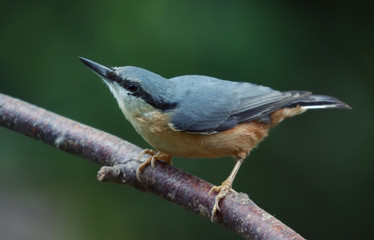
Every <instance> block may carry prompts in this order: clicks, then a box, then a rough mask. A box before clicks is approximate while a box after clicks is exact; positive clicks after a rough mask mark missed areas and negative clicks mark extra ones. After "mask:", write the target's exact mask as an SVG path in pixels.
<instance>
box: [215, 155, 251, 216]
mask: <svg viewBox="0 0 374 240" xmlns="http://www.w3.org/2000/svg"><path fill="white" fill-rule="evenodd" d="M243 161H244V158H241V159H237V161H236V163H235V166H234V168H233V169H232V171H231V173H230V175H229V177H228V178H227V179H226V180H225V181H223V182H222V184H221V185H220V186H214V187H212V188H211V189H210V191H209V193H208V194H211V193H212V192H218V194H217V196H216V199H215V202H214V206H213V209H212V215H211V217H210V221H212V222H213V221H214V216H215V214H216V213H217V211H220V208H219V202H220V201H221V200H222V199H223V198H225V197H226V196H227V195H228V194H229V193H230V192H233V193H236V192H235V191H234V189H232V187H231V186H232V183H233V182H234V179H235V176H236V174H237V173H238V170H239V168H240V165H241V164H242V163H243Z"/></svg>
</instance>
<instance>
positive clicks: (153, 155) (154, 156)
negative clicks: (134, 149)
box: [136, 149, 172, 182]
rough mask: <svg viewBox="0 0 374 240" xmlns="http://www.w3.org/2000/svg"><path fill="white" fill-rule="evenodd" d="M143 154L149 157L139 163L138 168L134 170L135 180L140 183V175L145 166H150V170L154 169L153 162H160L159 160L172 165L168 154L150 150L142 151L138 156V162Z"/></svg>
mask: <svg viewBox="0 0 374 240" xmlns="http://www.w3.org/2000/svg"><path fill="white" fill-rule="evenodd" d="M144 154H148V155H150V157H149V158H147V160H145V161H144V162H143V163H141V164H140V165H139V167H138V168H137V169H136V178H137V179H138V181H139V182H142V181H141V180H140V173H141V172H142V171H143V169H144V168H145V167H146V166H147V165H149V164H151V166H152V168H154V167H155V162H156V161H160V160H162V161H164V162H165V163H167V164H170V165H172V162H171V156H170V155H169V154H166V153H162V152H156V151H154V150H151V149H144V150H143V151H141V152H140V154H139V156H138V160H140V158H141V157H142V156H143V155H144Z"/></svg>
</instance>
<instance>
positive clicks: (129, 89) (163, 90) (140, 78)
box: [79, 57, 176, 118]
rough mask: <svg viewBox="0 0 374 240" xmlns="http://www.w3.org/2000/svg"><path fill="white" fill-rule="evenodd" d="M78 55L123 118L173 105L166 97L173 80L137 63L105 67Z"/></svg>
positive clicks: (164, 109)
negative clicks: (111, 96)
mask: <svg viewBox="0 0 374 240" xmlns="http://www.w3.org/2000/svg"><path fill="white" fill-rule="evenodd" d="M79 59H80V60H81V61H82V62H83V63H84V64H85V65H87V66H88V67H89V68H90V69H91V70H92V71H93V72H94V73H96V74H97V75H99V76H100V77H101V78H102V79H103V80H104V82H105V84H106V85H107V86H108V87H109V88H110V90H111V92H112V93H113V95H114V97H115V98H116V100H117V102H118V105H119V107H120V108H121V110H122V112H123V113H124V114H125V116H126V117H127V118H128V117H131V115H137V114H144V113H146V112H148V111H151V110H152V109H157V110H160V111H168V110H171V109H173V108H174V107H175V106H176V103H175V102H173V101H171V100H170V96H172V92H173V83H172V82H170V81H169V80H168V79H165V78H163V77H162V76H160V75H158V74H155V73H153V72H150V71H148V70H145V69H142V68H138V67H131V66H125V67H105V66H103V65H101V64H98V63H96V62H93V61H91V60H89V59H86V58H83V57H80V58H79Z"/></svg>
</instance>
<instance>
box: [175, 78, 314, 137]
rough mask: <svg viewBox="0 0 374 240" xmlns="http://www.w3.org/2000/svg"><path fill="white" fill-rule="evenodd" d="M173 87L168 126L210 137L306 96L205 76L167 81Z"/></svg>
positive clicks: (305, 94) (301, 92) (298, 92)
mask: <svg viewBox="0 0 374 240" xmlns="http://www.w3.org/2000/svg"><path fill="white" fill-rule="evenodd" d="M170 80H171V81H179V82H178V84H176V86H178V88H177V89H176V94H175V96H177V102H178V107H177V108H176V109H175V112H174V113H173V116H172V120H171V123H172V124H173V126H174V128H175V129H176V130H178V131H184V132H190V133H197V134H212V133H215V132H219V131H225V130H227V129H231V128H233V127H235V126H236V125H238V124H240V123H243V122H249V121H252V120H256V119H260V118H263V117H266V116H268V115H269V113H271V112H274V111H276V110H278V109H280V108H282V107H284V106H286V105H287V104H288V103H290V102H292V101H294V100H295V99H299V98H302V97H305V96H307V95H309V94H310V93H309V92H305V91H290V92H279V91H275V90H273V89H271V88H268V87H264V86H260V85H255V84H251V83H238V82H230V81H223V80H219V79H216V78H211V77H205V76H182V77H177V78H173V79H170Z"/></svg>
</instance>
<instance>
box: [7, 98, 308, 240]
mask: <svg viewBox="0 0 374 240" xmlns="http://www.w3.org/2000/svg"><path fill="white" fill-rule="evenodd" d="M0 125H1V126H3V127H6V128H9V129H11V130H13V131H17V132H19V133H22V134H24V135H26V136H29V137H32V138H35V139H38V140H41V141H42V142H44V143H47V144H50V145H53V146H55V147H56V148H58V149H60V150H63V151H65V152H68V153H72V154H75V155H78V156H81V157H83V158H86V159H89V160H91V161H93V162H94V163H96V164H98V165H100V166H102V168H101V169H100V171H99V173H98V176H97V178H98V180H99V181H112V182H116V183H121V184H127V185H130V186H133V187H136V188H137V189H139V190H142V191H146V192H151V193H153V194H156V195H158V196H161V197H163V198H165V199H167V200H169V201H171V202H174V203H176V204H178V205H179V206H181V207H183V208H185V209H188V210H190V211H193V212H195V213H197V214H200V215H202V216H204V217H206V218H210V215H211V210H212V207H213V204H214V194H212V195H208V191H209V189H210V188H211V187H212V186H213V185H212V184H210V183H208V182H206V181H204V180H201V179H199V178H197V177H195V176H192V175H191V174H188V173H186V172H183V171H181V170H179V169H177V168H175V167H173V166H170V165H167V164H164V163H159V162H158V163H157V164H156V167H155V168H151V167H149V166H148V167H146V168H145V169H144V171H143V173H142V174H141V178H142V183H139V182H138V181H137V179H136V176H135V172H136V169H137V167H138V166H139V164H140V162H139V161H137V160H134V159H136V158H137V156H138V154H139V153H140V152H141V150H142V149H141V148H139V147H138V146H135V145H133V144H131V143H129V142H127V141H125V140H122V139H120V138H118V137H115V136H113V135H110V134H108V133H105V132H103V131H100V130H97V129H94V128H91V127H89V126H86V125H83V124H81V123H78V122H75V121H73V120H70V119H67V118H65V117H62V116H59V115H57V114H54V113H51V112H48V111H46V110H44V109H42V108H39V107H36V106H34V105H31V104H28V103H26V102H23V101H21V100H18V99H15V98H12V97H9V96H6V95H3V94H1V93H0ZM220 208H221V212H219V213H218V214H217V218H216V222H217V223H220V224H222V225H223V226H225V227H227V228H228V229H230V230H232V231H234V232H236V233H238V234H240V235H241V236H243V237H244V238H245V239H269V240H270V239H274V240H275V239H278V240H281V239H282V240H285V239H297V240H301V239H304V238H302V237H301V236H300V235H299V234H297V233H296V232H294V231H293V230H292V229H290V228H289V227H287V226H286V225H284V224H283V223H282V222H280V221H279V220H278V219H276V218H274V217H273V216H272V215H270V214H268V213H267V212H265V211H264V210H262V209H261V208H259V207H258V206H257V205H256V204H255V203H254V202H252V201H251V200H250V199H249V198H248V196H247V195H246V194H244V193H238V194H236V195H235V194H231V195H229V196H228V197H226V198H225V199H223V200H222V201H221V203H220Z"/></svg>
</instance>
